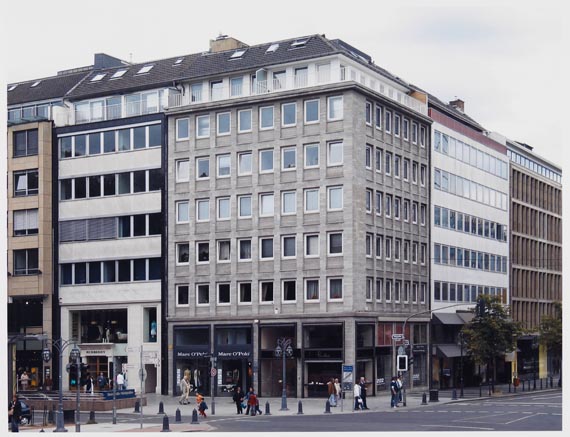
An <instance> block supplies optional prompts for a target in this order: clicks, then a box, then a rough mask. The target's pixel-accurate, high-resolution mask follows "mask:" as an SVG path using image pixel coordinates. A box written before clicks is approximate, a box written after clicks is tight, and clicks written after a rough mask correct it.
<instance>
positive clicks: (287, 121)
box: [281, 102, 297, 127]
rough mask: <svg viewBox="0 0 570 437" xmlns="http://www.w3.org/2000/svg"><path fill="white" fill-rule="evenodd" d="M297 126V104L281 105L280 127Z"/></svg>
mask: <svg viewBox="0 0 570 437" xmlns="http://www.w3.org/2000/svg"><path fill="white" fill-rule="evenodd" d="M296 124H297V103H295V102H292V103H283V104H282V105H281V125H282V126H283V127H288V126H295V125H296Z"/></svg>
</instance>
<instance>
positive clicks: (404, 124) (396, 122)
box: [365, 101, 426, 147]
mask: <svg viewBox="0 0 570 437" xmlns="http://www.w3.org/2000/svg"><path fill="white" fill-rule="evenodd" d="M373 111H374V114H373ZM382 113H384V116H382ZM365 114H366V124H367V125H368V126H372V122H373V121H374V125H375V127H376V129H379V130H382V129H383V130H384V132H386V133H388V134H390V133H393V134H394V136H395V137H398V138H399V137H400V136H401V137H402V138H403V139H404V140H405V141H410V139H411V142H412V144H418V140H419V143H420V147H425V145H426V128H425V126H423V125H421V126H419V127H418V123H416V122H415V121H412V122H411V123H410V120H409V119H407V118H406V117H403V120H402V116H401V115H400V114H394V119H393V123H392V111H390V110H388V109H386V108H383V107H382V106H380V105H379V104H377V103H376V104H373V103H372V102H368V101H367V102H366V107H365ZM382 120H384V125H382ZM418 129H419V135H418Z"/></svg>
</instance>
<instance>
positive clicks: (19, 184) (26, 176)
mask: <svg viewBox="0 0 570 437" xmlns="http://www.w3.org/2000/svg"><path fill="white" fill-rule="evenodd" d="M69 181H70V182H71V180H69ZM62 182H63V181H62ZM62 191H63V189H62ZM36 194H38V170H24V171H18V172H14V197H20V196H33V195H36ZM67 198H71V184H70V186H69V197H67ZM63 199H64V198H63V196H62V200H63Z"/></svg>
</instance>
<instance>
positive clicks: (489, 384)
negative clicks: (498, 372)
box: [487, 382, 491, 396]
mask: <svg viewBox="0 0 570 437" xmlns="http://www.w3.org/2000/svg"><path fill="white" fill-rule="evenodd" d="M487 385H488V390H489V396H491V382H489V383H488V384H487Z"/></svg>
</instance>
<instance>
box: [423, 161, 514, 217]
mask: <svg viewBox="0 0 570 437" xmlns="http://www.w3.org/2000/svg"><path fill="white" fill-rule="evenodd" d="M433 184H434V188H435V189H436V190H441V191H445V192H447V193H450V194H455V195H456V196H460V197H465V198H466V199H471V200H473V201H475V202H480V203H484V204H485V205H490V206H492V207H494V208H499V209H502V210H504V211H506V210H507V208H508V203H507V195H506V194H505V193H503V192H501V191H497V190H494V189H493V188H489V187H486V186H485V185H482V184H479V183H477V182H474V181H471V180H469V179H466V178H463V177H461V176H456V175H454V174H453V173H449V172H447V171H445V170H440V169H438V168H436V169H435V177H434V180H433Z"/></svg>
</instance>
